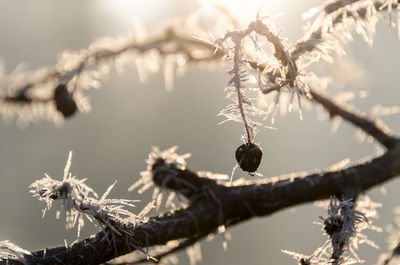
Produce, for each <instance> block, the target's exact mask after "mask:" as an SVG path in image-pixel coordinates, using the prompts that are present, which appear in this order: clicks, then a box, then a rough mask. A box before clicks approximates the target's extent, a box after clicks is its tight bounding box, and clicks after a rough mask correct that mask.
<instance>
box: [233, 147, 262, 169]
mask: <svg viewBox="0 0 400 265" xmlns="http://www.w3.org/2000/svg"><path fill="white" fill-rule="evenodd" d="M235 156H236V161H237V162H238V164H239V166H240V168H241V169H243V171H247V172H249V174H250V175H252V176H254V172H256V171H257V168H258V166H259V165H260V162H261V158H262V151H261V149H260V147H258V146H257V145H255V144H253V143H246V144H242V145H241V146H239V147H238V148H237V149H236V153H235Z"/></svg>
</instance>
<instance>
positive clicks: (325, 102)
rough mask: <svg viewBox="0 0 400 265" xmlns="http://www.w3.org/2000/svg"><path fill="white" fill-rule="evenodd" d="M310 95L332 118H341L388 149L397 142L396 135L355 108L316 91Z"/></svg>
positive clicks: (312, 90)
mask: <svg viewBox="0 0 400 265" xmlns="http://www.w3.org/2000/svg"><path fill="white" fill-rule="evenodd" d="M310 93H311V95H312V97H313V100H314V101H315V102H318V103H319V104H321V105H322V106H323V107H324V108H325V109H326V110H327V111H328V113H329V115H330V117H331V118H333V117H334V116H340V117H342V118H343V119H345V120H347V121H348V122H350V123H352V124H353V125H355V126H357V127H359V128H360V129H362V130H363V131H364V132H366V133H367V134H368V135H370V136H372V137H374V138H375V139H376V140H377V141H378V142H379V143H381V144H382V145H384V146H385V147H386V148H388V149H389V148H392V147H393V146H394V144H395V143H396V142H397V138H396V136H395V135H394V133H393V132H392V131H391V130H390V129H389V128H388V127H387V126H386V125H385V124H384V123H383V122H382V121H381V120H370V119H369V118H368V117H367V116H365V115H363V114H361V113H360V112H359V111H357V110H356V109H355V108H351V107H350V106H344V105H343V104H340V103H338V102H334V101H333V100H332V99H330V98H329V97H327V96H325V95H323V93H322V92H319V91H317V90H316V89H311V90H310Z"/></svg>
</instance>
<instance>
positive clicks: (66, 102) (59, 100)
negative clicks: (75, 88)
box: [54, 84, 77, 118]
mask: <svg viewBox="0 0 400 265" xmlns="http://www.w3.org/2000/svg"><path fill="white" fill-rule="evenodd" d="M54 100H55V101H56V107H57V110H58V111H59V112H60V113H61V114H62V115H63V116H64V118H67V117H70V116H72V115H73V114H74V113H75V112H76V110H77V106H76V102H75V100H74V99H73V95H72V94H71V93H70V92H69V91H68V89H67V86H66V85H64V84H59V85H58V86H57V87H56V90H55V91H54Z"/></svg>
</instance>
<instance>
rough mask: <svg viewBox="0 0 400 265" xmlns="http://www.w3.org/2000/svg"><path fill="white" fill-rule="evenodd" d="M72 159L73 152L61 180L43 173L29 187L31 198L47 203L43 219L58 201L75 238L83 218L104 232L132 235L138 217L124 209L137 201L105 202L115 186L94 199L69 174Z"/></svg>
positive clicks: (84, 187) (114, 200) (86, 189)
mask: <svg viewBox="0 0 400 265" xmlns="http://www.w3.org/2000/svg"><path fill="white" fill-rule="evenodd" d="M71 160H72V152H70V153H69V156H68V161H67V164H66V166H65V169H64V176H63V180H62V181H58V180H54V179H52V178H51V177H50V176H49V175H47V174H45V175H46V176H45V178H43V179H40V180H37V181H35V182H34V183H32V184H31V185H30V192H31V193H32V195H33V196H34V197H36V198H38V199H39V200H41V201H45V202H46V207H45V209H44V210H43V216H44V214H45V213H46V211H47V210H49V209H50V208H51V207H52V205H53V202H54V201H61V202H62V205H63V207H64V211H65V219H66V228H67V229H70V228H73V227H74V226H76V225H77V226H78V237H79V234H80V231H81V228H82V227H83V225H84V217H86V218H87V219H88V220H89V221H91V220H92V218H94V219H95V220H96V221H97V223H98V224H99V226H100V227H101V229H103V231H104V232H106V230H109V231H112V233H116V234H125V235H126V236H131V234H130V231H129V229H130V228H129V227H130V226H132V225H135V224H136V223H138V222H140V218H139V217H138V216H137V215H135V214H133V213H132V212H130V211H128V210H126V209H124V207H125V206H128V207H135V205H134V203H135V202H137V201H138V200H126V199H107V198H106V197H107V196H108V194H109V193H110V191H111V189H112V188H113V187H114V185H115V183H114V184H113V185H111V186H110V187H109V188H108V189H107V191H106V192H105V193H104V194H103V196H102V197H101V198H100V199H97V194H96V193H95V192H94V191H93V190H92V189H91V188H90V187H89V186H87V185H86V184H85V183H84V181H85V180H79V179H77V178H75V177H74V176H72V174H71V173H70V172H69V170H70V167H71Z"/></svg>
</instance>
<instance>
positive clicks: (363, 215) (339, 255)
mask: <svg viewBox="0 0 400 265" xmlns="http://www.w3.org/2000/svg"><path fill="white" fill-rule="evenodd" d="M380 206H381V205H380V204H378V203H374V202H372V201H371V200H370V199H369V197H367V196H362V198H361V199H359V200H358V202H357V203H354V202H353V201H352V200H344V201H339V200H337V199H336V198H334V197H332V198H331V199H330V201H329V206H328V217H326V218H322V217H321V218H322V220H323V223H322V226H323V229H324V231H325V233H326V234H327V235H328V236H329V239H328V240H327V241H326V242H325V243H324V244H323V245H322V246H321V247H319V248H317V249H316V250H315V251H314V253H312V254H311V255H309V256H307V255H304V254H299V253H296V252H292V251H288V250H284V251H283V252H284V253H286V254H289V255H291V256H292V257H293V258H295V259H296V260H297V261H298V262H299V263H300V264H307V265H312V264H315V265H316V264H321V265H323V264H326V265H328V264H354V263H362V262H363V260H361V259H360V258H359V257H358V255H357V253H356V250H357V249H358V245H359V244H367V245H369V246H371V247H374V248H378V246H377V245H376V244H375V243H374V242H373V241H371V240H369V239H368V238H367V236H366V235H365V234H363V233H362V231H363V230H364V229H367V228H369V229H372V230H375V231H380V228H378V227H375V226H373V225H371V223H370V221H369V219H368V217H369V218H372V217H375V216H376V208H377V207H380Z"/></svg>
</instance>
